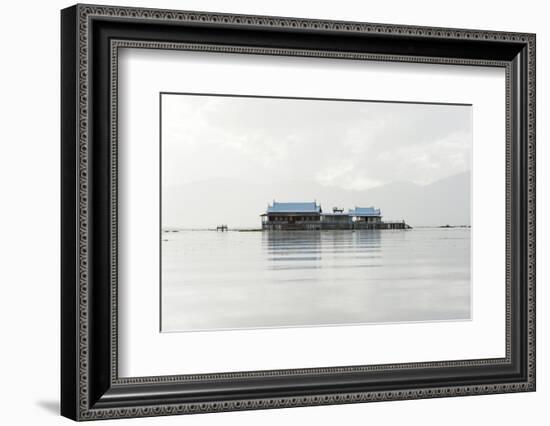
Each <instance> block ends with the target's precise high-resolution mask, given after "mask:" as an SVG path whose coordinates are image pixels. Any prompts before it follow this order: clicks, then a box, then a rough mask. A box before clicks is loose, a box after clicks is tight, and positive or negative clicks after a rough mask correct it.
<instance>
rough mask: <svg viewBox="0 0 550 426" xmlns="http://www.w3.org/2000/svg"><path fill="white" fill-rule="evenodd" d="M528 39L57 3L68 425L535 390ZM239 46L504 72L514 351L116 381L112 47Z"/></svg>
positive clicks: (531, 48) (531, 42) (531, 43)
mask: <svg viewBox="0 0 550 426" xmlns="http://www.w3.org/2000/svg"><path fill="white" fill-rule="evenodd" d="M535 42H536V38H535V35H534V34H524V33H511V32H495V31H480V30H464V29H450V28H431V27H416V26H404V25H386V24H370V23H358V22H335V21H324V20H310V19H301V18H300V19H298V18H281V17H266V16H243V15H229V14H218V13H202V12H185V11H169V10H154V9H138V8H129V7H107V6H97V5H75V6H72V7H69V8H67V9H64V10H62V12H61V53H62V57H61V69H62V73H61V100H62V111H61V113H62V114H61V163H62V171H61V193H62V197H61V199H62V205H61V223H62V231H61V242H62V248H61V257H62V265H61V414H62V415H64V416H66V417H68V418H71V419H74V420H92V419H105V418H121V417H140V416H159V415H170V414H185V413H202V412H217V411H230V410H247V409H265V408H277V407H293V406H308V405H322V404H344V403H355V402H366V401H380V400H400V399H415V398H436V397H445V396H465V395H478V394H490V393H504V392H521V391H534V390H535ZM121 46H133V47H140V46H142V47H148V48H151V47H152V48H160V49H163V48H166V49H177V48H181V46H187V47H189V46H191V47H192V46H195V47H196V48H197V49H199V50H208V49H213V48H215V49H218V50H221V51H231V52H235V53H251V52H253V53H259V54H266V55H286V54H295V55H299V56H315V57H331V58H342V59H343V60H344V59H357V60H360V59H369V60H396V61H405V62H424V63H450V64H459V65H464V66H469V65H486V66H498V67H503V68H505V69H506V91H507V93H506V104H507V105H506V123H507V129H506V139H507V140H506V149H507V164H506V187H507V188H506V195H507V211H506V230H503V232H506V245H507V247H506V286H507V287H506V303H507V309H506V313H507V316H506V321H507V330H506V336H507V341H506V357H504V358H498V359H481V360H459V361H441V362H429V363H410V364H386V365H376V366H368V365H367V366H326V368H321V369H303V370H274V371H267V372H265V371H256V372H244V373H227V374H224V373H218V374H207V375H197V376H192V377H188V376H169V377H164V376H160V377H136V378H119V377H118V369H117V365H118V358H117V333H118V329H117V309H116V308H117V269H116V260H117V225H118V224H117V216H116V202H117V169H116V158H117V157H116V155H117V151H116V112H117V111H116V108H114V106H115V107H116V104H115V103H114V100H116V84H117V74H116V52H117V48H118V47H121Z"/></svg>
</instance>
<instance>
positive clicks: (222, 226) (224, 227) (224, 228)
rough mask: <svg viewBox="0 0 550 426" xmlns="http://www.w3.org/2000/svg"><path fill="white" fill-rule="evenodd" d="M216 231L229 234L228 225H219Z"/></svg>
mask: <svg viewBox="0 0 550 426" xmlns="http://www.w3.org/2000/svg"><path fill="white" fill-rule="evenodd" d="M216 231H221V232H227V231H228V229H227V225H218V226H216Z"/></svg>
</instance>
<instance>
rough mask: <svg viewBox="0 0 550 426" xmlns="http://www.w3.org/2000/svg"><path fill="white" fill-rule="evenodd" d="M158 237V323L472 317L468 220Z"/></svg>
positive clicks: (200, 325)
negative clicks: (391, 227) (398, 227)
mask: <svg viewBox="0 0 550 426" xmlns="http://www.w3.org/2000/svg"><path fill="white" fill-rule="evenodd" d="M163 238H165V239H166V241H163V242H162V244H163V246H162V253H163V255H162V290H163V291H162V301H161V303H162V329H163V330H164V331H186V330H210V329H233V328H258V327H288V326H311V325H324V324H331V325H333V324H354V323H375V322H400V321H432V320H433V321H435V320H451V319H468V318H469V317H470V231H469V229H424V230H422V229H420V230H412V231H387V230H385V231H374V230H365V231H280V232H224V233H221V232H209V231H203V232H201V231H189V232H188V231H182V232H178V233H171V234H169V235H164V236H163Z"/></svg>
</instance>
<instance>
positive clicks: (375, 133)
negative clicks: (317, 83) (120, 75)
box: [160, 93, 472, 332]
mask: <svg viewBox="0 0 550 426" xmlns="http://www.w3.org/2000/svg"><path fill="white" fill-rule="evenodd" d="M160 104H161V114H160V139H161V140H160V150H161V172H160V173H161V224H160V246H161V250H160V251H161V262H160V264H161V271H160V276H161V280H160V282H161V284H160V285H161V289H160V295H161V296H160V304H161V331H162V332H187V331H208V330H234V329H256V328H281V327H311V326H329V325H333V326H336V325H353V324H377V323H378V324H381V323H403V322H434V321H464V320H470V319H471V314H472V310H471V305H472V283H471V259H470V257H471V247H470V246H471V226H472V218H471V182H472V175H471V162H472V106H471V105H469V104H435V103H416V102H393V101H392V102H389V101H382V100H375V101H373V100H358V99H313V98H290V97H262V96H240V95H227V94H203V93H161V94H160Z"/></svg>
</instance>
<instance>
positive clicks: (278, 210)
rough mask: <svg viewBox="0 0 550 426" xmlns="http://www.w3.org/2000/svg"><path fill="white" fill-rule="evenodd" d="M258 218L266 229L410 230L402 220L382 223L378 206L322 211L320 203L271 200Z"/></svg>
mask: <svg viewBox="0 0 550 426" xmlns="http://www.w3.org/2000/svg"><path fill="white" fill-rule="evenodd" d="M261 217H262V229H263V230H267V231H320V230H355V229H357V230H362V229H372V230H376V229H410V228H411V227H410V226H409V225H407V224H406V223H405V221H404V220H403V221H391V222H384V221H383V220H382V214H381V212H380V209H376V208H374V207H355V208H353V209H350V210H349V211H348V212H347V213H344V209H340V208H338V207H334V208H333V209H332V213H323V210H322V208H321V205H320V204H317V202H316V201H313V202H297V203H280V202H276V201H273V204H271V205H268V206H267V210H266V212H265V213H263V214H262V215H261Z"/></svg>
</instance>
